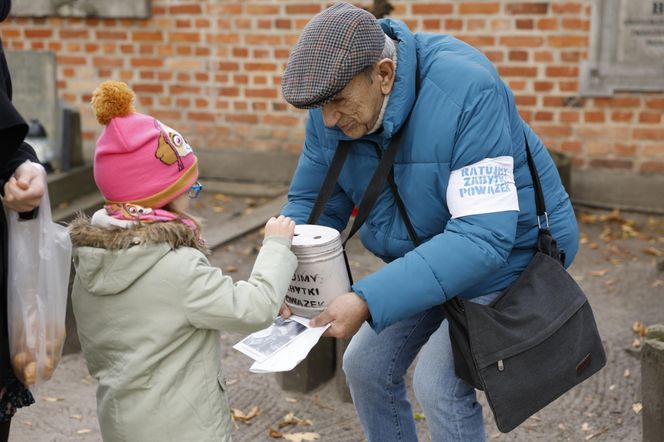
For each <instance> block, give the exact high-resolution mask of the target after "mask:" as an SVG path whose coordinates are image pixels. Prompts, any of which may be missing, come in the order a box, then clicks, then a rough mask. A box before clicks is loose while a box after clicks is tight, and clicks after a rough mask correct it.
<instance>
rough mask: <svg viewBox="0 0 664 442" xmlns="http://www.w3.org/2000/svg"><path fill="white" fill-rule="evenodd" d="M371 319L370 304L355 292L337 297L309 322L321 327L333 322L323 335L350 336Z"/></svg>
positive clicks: (313, 325)
mask: <svg viewBox="0 0 664 442" xmlns="http://www.w3.org/2000/svg"><path fill="white" fill-rule="evenodd" d="M367 319H369V306H367V303H366V302H365V301H364V299H362V298H360V297H359V296H358V295H357V294H356V293H355V292H349V293H345V294H343V295H341V296H339V297H337V298H336V299H335V300H334V301H332V304H330V305H328V306H327V308H326V309H325V310H324V311H323V312H322V313H320V314H319V315H318V316H315V317H314V318H312V319H311V321H310V322H309V325H311V326H312V327H321V326H323V325H325V324H328V323H331V325H330V328H328V329H327V330H326V331H325V333H324V334H323V336H332V337H334V338H350V337H352V336H353V335H354V334H355V333H357V331H358V330H359V329H360V327H361V326H362V323H363V322H364V321H366V320H367Z"/></svg>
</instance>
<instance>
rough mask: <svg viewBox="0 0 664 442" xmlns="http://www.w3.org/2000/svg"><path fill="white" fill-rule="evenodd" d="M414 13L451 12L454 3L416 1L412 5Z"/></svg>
mask: <svg viewBox="0 0 664 442" xmlns="http://www.w3.org/2000/svg"><path fill="white" fill-rule="evenodd" d="M412 8H413V9H412V11H413V14H422V15H427V14H436V15H440V14H451V13H452V9H453V8H452V5H450V4H439V3H416V4H414V5H413V7H412Z"/></svg>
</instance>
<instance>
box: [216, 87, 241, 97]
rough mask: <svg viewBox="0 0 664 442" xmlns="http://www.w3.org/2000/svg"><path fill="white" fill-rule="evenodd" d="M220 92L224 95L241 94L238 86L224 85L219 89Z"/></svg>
mask: <svg viewBox="0 0 664 442" xmlns="http://www.w3.org/2000/svg"><path fill="white" fill-rule="evenodd" d="M219 94H221V95H222V96H224V97H238V96H239V95H240V89H239V88H236V87H222V88H221V89H219Z"/></svg>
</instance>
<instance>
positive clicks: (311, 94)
mask: <svg viewBox="0 0 664 442" xmlns="http://www.w3.org/2000/svg"><path fill="white" fill-rule="evenodd" d="M384 46H385V33H384V32H383V30H382V29H381V27H380V25H379V24H378V20H376V18H375V17H374V16H373V15H372V14H371V13H370V12H367V11H365V10H364V9H360V8H356V7H355V6H353V5H350V4H348V3H339V4H337V5H334V6H332V7H330V8H328V9H326V10H324V11H323V12H321V13H319V14H317V15H316V16H315V17H314V18H312V19H311V21H310V22H309V23H308V24H307V26H305V28H304V30H303V31H302V34H301V35H300V39H299V40H298V42H297V44H296V45H295V47H294V48H293V51H292V52H291V54H290V56H289V57H288V63H287V65H286V71H285V72H284V75H283V77H282V79H281V90H282V92H283V95H284V98H285V99H286V101H288V102H289V103H290V104H292V105H293V106H295V107H298V108H300V109H311V108H314V107H319V106H322V105H323V104H325V103H327V102H328V101H330V100H332V98H334V96H335V95H336V94H338V93H339V92H340V91H341V90H342V89H343V88H344V87H346V85H347V84H348V83H349V82H350V80H352V79H353V77H355V76H356V75H357V74H359V73H360V72H362V71H363V70H364V69H366V68H367V67H369V66H371V65H372V64H374V63H375V62H377V61H378V59H379V58H380V54H381V53H382V51H383V47H384Z"/></svg>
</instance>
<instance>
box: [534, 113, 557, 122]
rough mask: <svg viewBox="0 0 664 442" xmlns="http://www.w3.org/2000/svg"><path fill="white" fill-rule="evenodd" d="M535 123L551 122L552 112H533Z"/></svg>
mask: <svg viewBox="0 0 664 442" xmlns="http://www.w3.org/2000/svg"><path fill="white" fill-rule="evenodd" d="M535 121H553V112H544V111H540V112H535Z"/></svg>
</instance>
